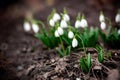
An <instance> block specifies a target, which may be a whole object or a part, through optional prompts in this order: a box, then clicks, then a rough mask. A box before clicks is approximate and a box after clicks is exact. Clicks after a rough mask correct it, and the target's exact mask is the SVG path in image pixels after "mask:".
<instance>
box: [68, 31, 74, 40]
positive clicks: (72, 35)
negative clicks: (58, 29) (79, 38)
mask: <svg viewBox="0 0 120 80" xmlns="http://www.w3.org/2000/svg"><path fill="white" fill-rule="evenodd" d="M68 38H69V39H73V38H74V33H73V32H72V31H71V30H70V31H69V32H68Z"/></svg>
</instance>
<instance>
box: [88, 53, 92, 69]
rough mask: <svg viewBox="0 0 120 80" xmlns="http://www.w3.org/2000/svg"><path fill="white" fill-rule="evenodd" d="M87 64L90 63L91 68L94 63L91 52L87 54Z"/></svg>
mask: <svg viewBox="0 0 120 80" xmlns="http://www.w3.org/2000/svg"><path fill="white" fill-rule="evenodd" d="M87 65H88V68H90V67H91V65H92V62H91V55H90V53H88V56H87Z"/></svg>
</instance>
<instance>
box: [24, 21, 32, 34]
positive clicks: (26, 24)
mask: <svg viewBox="0 0 120 80" xmlns="http://www.w3.org/2000/svg"><path fill="white" fill-rule="evenodd" d="M23 28H24V30H25V31H26V32H28V31H30V30H31V26H30V23H29V22H25V23H24V25H23Z"/></svg>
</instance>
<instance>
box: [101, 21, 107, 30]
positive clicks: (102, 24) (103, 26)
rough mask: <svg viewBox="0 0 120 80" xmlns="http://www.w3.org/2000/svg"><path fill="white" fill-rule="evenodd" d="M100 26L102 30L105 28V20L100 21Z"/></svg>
mask: <svg viewBox="0 0 120 80" xmlns="http://www.w3.org/2000/svg"><path fill="white" fill-rule="evenodd" d="M100 27H101V29H102V30H105V29H106V23H105V22H101V24H100Z"/></svg>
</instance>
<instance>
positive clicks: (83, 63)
mask: <svg viewBox="0 0 120 80" xmlns="http://www.w3.org/2000/svg"><path fill="white" fill-rule="evenodd" d="M80 66H81V68H82V70H83V71H84V72H85V73H88V72H89V68H88V67H87V64H86V62H85V58H81V59H80Z"/></svg>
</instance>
